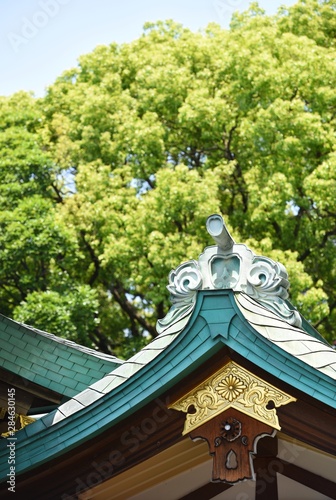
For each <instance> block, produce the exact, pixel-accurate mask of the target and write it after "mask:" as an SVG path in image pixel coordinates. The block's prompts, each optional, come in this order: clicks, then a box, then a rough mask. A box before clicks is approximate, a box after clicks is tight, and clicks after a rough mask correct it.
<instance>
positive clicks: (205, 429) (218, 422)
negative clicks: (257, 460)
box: [190, 408, 276, 483]
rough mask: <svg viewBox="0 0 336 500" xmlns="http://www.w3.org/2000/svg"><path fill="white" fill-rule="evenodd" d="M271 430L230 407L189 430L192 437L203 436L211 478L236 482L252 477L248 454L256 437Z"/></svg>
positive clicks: (250, 461) (199, 437)
mask: <svg viewBox="0 0 336 500" xmlns="http://www.w3.org/2000/svg"><path fill="white" fill-rule="evenodd" d="M275 432H276V431H275V430H274V429H273V428H272V427H271V426H270V425H267V424H265V423H263V422H260V421H258V420H255V419H254V418H252V417H249V416H248V415H245V414H244V413H241V412H239V411H237V410H235V409H234V408H230V409H228V410H226V411H225V412H223V413H221V414H220V415H217V416H216V417H214V418H212V419H211V420H208V421H207V422H206V423H204V424H203V425H201V426H199V427H198V428H197V429H195V430H194V431H192V432H191V433H190V437H191V439H192V440H194V441H195V440H197V439H205V440H206V441H207V442H208V445H209V453H210V455H212V456H213V469H212V480H213V481H224V482H226V483H236V482H237V481H242V480H244V479H252V478H254V471H253V466H252V457H251V455H252V454H253V452H255V450H256V444H257V441H258V439H259V438H260V437H262V436H265V435H269V436H272V435H274V434H275Z"/></svg>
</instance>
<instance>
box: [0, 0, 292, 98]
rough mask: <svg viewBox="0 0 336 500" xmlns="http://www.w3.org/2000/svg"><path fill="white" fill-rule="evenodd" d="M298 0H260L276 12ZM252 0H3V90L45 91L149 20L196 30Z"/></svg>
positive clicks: (0, 13) (0, 30)
mask: <svg viewBox="0 0 336 500" xmlns="http://www.w3.org/2000/svg"><path fill="white" fill-rule="evenodd" d="M294 3H295V0H283V1H281V0H260V1H259V5H260V6H261V7H263V8H264V9H265V10H266V12H267V13H269V14H273V13H274V12H276V10H277V8H278V7H279V6H280V5H283V4H285V5H292V4H294ZM249 4H250V1H249V0H163V1H161V0H156V1H155V0H139V1H136V0H0V65H1V66H0V68H1V78H0V95H10V94H12V93H14V92H16V91H18V90H26V91H33V92H34V93H35V95H36V96H42V95H43V94H44V90H45V88H46V87H47V86H48V85H50V84H52V83H53V82H54V81H55V79H56V78H57V77H58V76H59V75H60V74H61V73H62V72H63V71H64V70H66V69H69V68H72V67H74V66H76V63H77V59H78V57H79V56H80V55H82V54H85V53H87V52H90V51H92V50H93V49H94V47H96V46H97V45H100V44H109V43H111V42H117V43H124V42H130V41H132V40H134V39H136V38H138V37H139V36H140V35H141V33H142V27H143V25H144V23H145V22H146V21H157V20H166V19H174V20H175V21H177V22H180V23H182V24H183V25H184V26H186V27H188V28H190V29H192V30H193V31H196V30H199V29H202V28H204V27H205V26H206V25H207V24H208V23H209V22H216V23H218V24H220V25H222V26H223V27H224V28H227V27H228V25H229V22H230V18H231V15H232V12H234V11H235V10H239V11H244V10H245V9H246V8H247V7H248V5H249Z"/></svg>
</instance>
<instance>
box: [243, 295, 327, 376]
mask: <svg viewBox="0 0 336 500" xmlns="http://www.w3.org/2000/svg"><path fill="white" fill-rule="evenodd" d="M234 298H235V302H236V304H237V306H238V308H239V310H240V312H241V313H242V315H243V316H244V318H245V319H246V320H247V321H248V323H249V324H250V325H251V326H252V327H253V328H254V329H255V330H256V331H257V332H258V333H260V334H261V335H262V336H263V337H265V338H267V340H269V341H271V342H272V343H273V344H276V345H278V346H279V347H280V348H281V349H282V350H284V351H286V352H288V353H290V354H291V355H293V356H294V357H296V358H297V359H300V360H301V361H303V362H304V363H306V364H308V365H310V366H312V367H313V368H315V369H316V370H319V371H320V372H323V373H325V374H326V375H328V376H329V377H331V378H333V379H336V350H335V349H333V348H332V347H331V346H330V345H328V344H326V343H325V342H322V341H321V340H319V339H318V338H316V337H312V336H311V334H310V333H308V332H306V331H305V330H303V329H302V328H299V327H295V326H293V325H287V328H284V325H286V323H285V321H284V320H280V319H279V317H278V316H277V315H276V314H275V313H273V312H272V311H270V310H268V309H267V308H265V307H264V306H263V305H262V304H260V303H259V302H258V301H256V300H254V299H253V298H251V297H249V296H247V295H246V294H244V293H242V292H240V293H235V294H234ZM280 323H282V325H281V324H280Z"/></svg>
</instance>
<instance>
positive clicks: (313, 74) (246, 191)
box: [0, 0, 336, 357]
mask: <svg viewBox="0 0 336 500" xmlns="http://www.w3.org/2000/svg"><path fill="white" fill-rule="evenodd" d="M335 30H336V3H335V0H325V1H322V0H320V1H318V0H300V1H299V2H298V3H297V4H296V5H294V6H293V7H290V8H281V9H280V10H279V12H278V14H277V15H275V16H272V17H270V16H266V15H265V13H264V12H263V11H262V10H261V9H260V8H259V7H258V5H257V4H252V5H251V7H250V9H249V10H248V11H247V12H245V13H240V14H235V16H234V17H233V19H232V22H231V27H230V30H222V29H221V28H220V27H219V26H217V25H215V24H211V25H209V26H208V27H207V29H206V30H205V31H204V32H199V33H192V32H190V31H189V30H188V29H185V28H183V27H182V26H180V25H178V24H176V23H174V22H172V21H170V22H166V23H164V22H159V23H156V24H153V23H148V24H147V25H146V26H145V28H144V33H143V35H142V36H141V37H140V38H139V39H138V40H135V41H134V42H132V43H130V44H125V45H121V46H118V45H116V44H112V45H110V46H99V47H97V48H96V49H95V50H94V51H93V52H92V53H91V54H87V55H85V56H82V57H81V58H80V60H79V65H78V67H77V68H74V69H73V70H69V71H66V72H65V73H64V74H63V75H61V76H60V77H59V78H58V79H57V80H56V82H55V83H54V84H53V85H52V86H51V87H50V88H49V90H48V93H47V95H46V97H45V98H43V99H39V100H35V99H34V98H32V97H31V96H30V95H27V94H24V93H19V94H15V95H14V96H12V97H11V98H1V100H0V129H1V136H0V151H1V154H0V167H1V168H0V181H1V182H0V225H1V229H2V232H1V236H0V301H1V311H2V312H4V313H5V314H8V315H11V316H14V317H15V318H18V319H20V320H22V321H25V322H29V323H32V324H34V325H35V326H36V327H39V328H43V329H46V330H48V331H51V332H54V333H57V334H60V335H63V336H65V337H67V338H71V339H74V340H77V341H79V342H80V343H82V344H86V345H92V346H93V347H96V348H99V349H101V350H104V351H106V352H113V353H115V354H117V355H119V356H121V357H127V356H129V355H130V354H132V353H133V352H135V351H136V350H138V349H139V348H141V346H143V345H144V343H146V342H147V341H148V340H149V339H150V338H151V337H153V336H155V335H156V331H155V322H156V320H157V319H158V318H159V317H163V316H164V314H165V313H166V312H167V309H168V307H169V302H168V293H167V291H166V288H165V287H166V285H167V277H168V273H169V271H170V270H171V269H172V268H174V267H176V266H177V265H179V264H180V263H181V262H182V261H184V260H187V259H192V258H197V257H198V255H199V253H200V252H201V251H202V249H203V248H204V246H205V245H207V244H211V241H209V239H208V238H207V236H206V234H205V229H204V224H205V220H206V218H207V216H208V215H209V214H211V213H213V212H221V213H222V214H223V215H224V217H225V220H226V222H227V223H228V225H229V227H230V228H231V229H232V233H233V235H234V237H235V239H236V241H240V242H246V243H248V244H250V245H251V246H252V247H253V248H254V250H255V251H256V253H262V254H264V255H268V256H270V257H272V258H274V259H276V260H278V261H280V262H282V263H283V264H284V265H285V266H286V267H287V269H288V272H289V275H290V281H291V285H292V288H291V300H292V302H293V303H294V305H296V306H297V307H298V308H299V309H300V311H301V312H302V313H303V314H304V315H305V316H306V317H307V319H308V320H309V321H310V322H311V323H312V324H313V325H315V326H318V327H319V330H320V332H321V333H322V334H324V335H325V336H326V338H327V339H328V340H330V341H332V340H333V339H335V338H336V330H335V326H334V325H335V316H336V312H335V306H336V293H335V282H336V275H335V269H336V246H335V242H336V225H335V215H336V206H335V203H336V202H335V199H336V197H335V194H336V174H335V172H336V162H335V158H336V156H335V146H336V140H335V109H336V93H335V86H336V71H335V55H336V53H335Z"/></svg>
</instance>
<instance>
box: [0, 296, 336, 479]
mask: <svg viewBox="0 0 336 500" xmlns="http://www.w3.org/2000/svg"><path fill="white" fill-rule="evenodd" d="M238 295H239V294H238ZM236 299H237V294H234V293H233V292H232V291H231V290H221V291H201V292H198V294H197V300H196V303H195V307H194V310H193V312H192V315H191V317H190V318H189V321H188V324H187V326H186V327H185V328H184V329H183V330H182V331H181V332H179V333H176V332H169V331H167V332H163V333H162V334H161V335H159V337H157V338H156V339H155V340H154V341H153V342H151V343H150V344H149V345H148V346H147V347H146V348H144V349H143V350H142V351H141V352H140V353H138V354H136V355H135V356H133V357H132V358H131V359H130V360H129V361H127V362H125V363H124V364H123V365H120V366H119V367H117V368H116V369H115V370H114V371H113V372H112V373H110V374H108V375H106V376H105V377H103V378H102V379H101V380H99V381H97V382H95V383H94V384H92V385H91V386H90V387H88V388H87V389H86V390H84V391H83V392H81V393H79V394H77V395H76V396H75V397H74V398H73V399H72V400H70V401H68V402H67V403H65V404H63V405H61V406H60V407H59V408H58V409H57V410H56V411H54V412H52V413H51V414H49V415H47V416H45V417H43V418H41V419H40V420H38V421H36V422H34V423H32V424H30V425H28V426H26V427H25V428H24V429H22V430H21V431H19V432H18V433H17V434H16V436H17V442H16V449H17V457H18V460H17V473H18V474H19V473H20V472H23V471H25V470H28V469H30V468H32V467H34V466H36V465H38V464H40V463H43V462H45V461H48V460H50V459H51V458H53V457H55V456H57V455H60V454H62V453H64V452H66V451H67V450H69V449H71V448H73V447H75V446H77V445H79V444H81V443H83V442H84V441H86V440H87V439H89V438H92V437H93V436H94V435H95V434H97V433H100V432H102V431H103V430H104V429H105V428H107V427H111V426H113V425H115V424H116V423H117V422H119V421H121V420H122V419H124V418H125V417H126V416H128V415H130V414H132V413H133V412H135V411H136V410H137V409H139V408H140V407H142V406H143V405H145V404H147V403H148V402H149V401H151V400H153V399H155V398H158V397H160V394H162V393H164V392H165V391H167V390H168V389H169V388H170V387H172V386H173V385H175V384H176V383H178V382H179V381H181V380H182V379H183V378H184V377H185V376H186V375H188V374H189V373H191V372H192V371H193V370H195V369H196V368H198V367H199V366H200V365H201V364H203V363H204V362H206V361H207V360H209V359H210V358H211V357H212V356H213V354H214V353H215V352H217V351H218V350H219V349H220V348H221V347H223V345H226V346H228V347H229V348H230V349H231V350H233V351H235V352H237V353H238V354H240V355H241V356H243V357H245V358H248V359H249V361H250V362H251V363H254V364H255V365H256V366H258V367H260V368H262V369H263V370H264V371H265V372H266V373H269V374H271V375H274V376H275V377H277V378H278V379H279V380H282V381H284V382H286V383H287V384H289V386H293V387H295V388H296V389H299V390H301V391H303V392H304V393H306V394H309V395H310V396H312V397H313V398H315V399H316V400H317V401H320V402H323V403H325V404H327V405H329V406H331V407H333V408H336V387H335V381H334V380H333V379H332V378H331V377H330V376H328V375H327V374H326V373H324V372H323V371H320V370H319V369H317V368H314V367H313V366H311V365H309V364H307V363H305V362H304V361H303V360H301V359H298V358H297V357H296V356H294V355H293V354H292V353H290V352H288V351H286V350H284V349H282V348H281V347H280V346H279V345H277V344H276V343H275V342H274V341H272V340H270V339H269V338H266V337H265V336H264V335H263V334H262V333H260V332H258V331H257V330H256V329H255V328H254V327H253V326H252V325H251V324H250V323H249V321H248V320H247V319H246V318H245V316H244V314H243V312H242V310H241V308H240V307H239V306H238V304H237V300H236ZM249 300H252V302H253V303H254V304H255V305H256V306H258V304H257V302H256V301H254V300H253V299H249ZM268 313H269V311H268ZM280 321H281V325H282V328H283V330H284V332H287V333H288V332H291V331H292V330H291V328H293V327H290V328H289V329H287V326H288V324H286V323H285V322H284V321H283V320H280ZM278 326H279V325H278ZM300 332H301V333H300V335H302V336H306V337H303V338H305V339H306V340H307V341H309V339H312V337H311V336H310V335H308V334H307V333H305V332H304V331H303V330H300ZM287 333H286V334H287ZM301 340H302V339H301ZM313 341H314V342H317V343H318V345H319V346H320V347H321V349H325V348H326V352H327V353H328V354H330V355H331V356H333V355H334V359H335V360H336V352H334V351H333V349H332V348H330V347H329V348H328V347H326V346H325V344H324V343H322V342H320V341H318V340H316V339H313ZM6 453H7V450H6V443H5V442H0V466H1V464H2V468H1V469H0V477H4V476H3V474H5V471H6V465H7V464H6V463H5V462H6V460H5V457H6V456H7V455H6Z"/></svg>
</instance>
